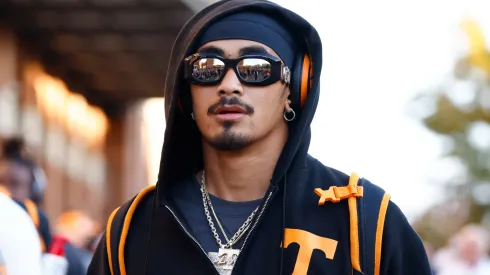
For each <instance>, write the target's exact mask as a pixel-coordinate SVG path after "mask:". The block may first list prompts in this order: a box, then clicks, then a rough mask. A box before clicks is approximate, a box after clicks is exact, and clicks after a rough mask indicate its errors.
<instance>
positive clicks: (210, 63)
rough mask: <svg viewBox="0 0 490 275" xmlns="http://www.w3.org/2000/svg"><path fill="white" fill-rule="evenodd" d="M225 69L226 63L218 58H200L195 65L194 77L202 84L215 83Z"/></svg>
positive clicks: (193, 69)
mask: <svg viewBox="0 0 490 275" xmlns="http://www.w3.org/2000/svg"><path fill="white" fill-rule="evenodd" d="M224 69H225V63H223V61H221V60H219V59H217V58H200V59H198V60H196V61H195V62H194V63H193V68H192V77H193V78H194V79H196V80H198V81H200V82H214V81H217V80H218V79H220V77H221V74H222V73H223V71H224Z"/></svg>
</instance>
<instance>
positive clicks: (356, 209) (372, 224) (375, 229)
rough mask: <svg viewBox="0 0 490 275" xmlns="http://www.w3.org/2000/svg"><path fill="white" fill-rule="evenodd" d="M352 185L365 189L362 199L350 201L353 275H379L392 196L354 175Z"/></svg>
mask: <svg viewBox="0 0 490 275" xmlns="http://www.w3.org/2000/svg"><path fill="white" fill-rule="evenodd" d="M349 186H352V187H354V186H356V187H357V188H360V187H361V188H362V189H363V196H362V197H359V198H358V199H353V200H351V199H350V198H349V201H348V203H349V214H350V238H351V263H352V267H353V274H354V275H361V274H362V275H380V267H381V256H382V255H381V249H382V244H383V229H384V221H385V217H386V211H387V209H388V204H389V202H390V195H388V194H387V193H386V192H385V191H384V190H383V189H381V188H380V187H378V186H376V185H374V184H372V183H371V182H369V181H368V180H366V179H360V178H359V176H357V174H355V173H352V175H351V177H350V179H349Z"/></svg>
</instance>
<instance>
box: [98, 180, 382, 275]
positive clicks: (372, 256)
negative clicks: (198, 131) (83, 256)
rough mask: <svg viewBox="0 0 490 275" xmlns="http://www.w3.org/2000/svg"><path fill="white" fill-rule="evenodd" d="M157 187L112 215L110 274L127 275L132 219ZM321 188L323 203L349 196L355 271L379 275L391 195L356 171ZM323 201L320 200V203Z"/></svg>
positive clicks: (108, 246) (357, 274)
mask: <svg viewBox="0 0 490 275" xmlns="http://www.w3.org/2000/svg"><path fill="white" fill-rule="evenodd" d="M155 188H156V187H155V186H149V187H146V188H145V189H143V190H142V191H141V192H140V193H139V194H138V195H137V196H136V197H135V198H134V199H133V200H132V201H129V202H128V203H126V204H124V205H123V206H121V207H118V208H116V209H115V210H114V211H113V212H112V213H111V215H110V216H109V219H108V221H107V228H106V240H105V241H106V243H105V247H106V249H107V258H108V263H109V269H110V272H111V275H126V266H125V262H124V254H125V253H124V252H125V250H124V249H125V244H126V238H127V235H128V233H129V229H130V225H131V219H132V217H133V214H134V212H135V210H136V208H137V207H138V205H139V204H140V203H141V202H142V201H143V200H144V198H145V197H146V196H148V195H149V194H151V193H152V192H154V191H155ZM321 192H323V193H324V194H325V193H327V192H328V196H326V197H325V198H326V200H323V203H325V202H326V201H331V202H333V203H335V202H338V201H341V200H343V199H347V200H348V206H349V216H350V248H351V249H350V250H351V263H352V267H353V270H352V275H379V274H380V266H381V248H382V237H383V228H384V220H385V216H386V211H387V209H388V203H389V201H390V195H388V194H387V193H385V191H384V190H383V189H381V188H380V187H378V186H376V185H374V184H372V183H370V182H369V181H367V180H366V179H363V178H362V179H360V178H359V176H358V175H357V174H356V173H352V174H351V176H350V178H349V183H348V185H346V186H340V187H337V186H332V187H331V188H330V189H329V190H321V189H320V190H315V193H317V194H318V195H319V196H320V193H321ZM364 194H368V196H364ZM321 198H323V197H321ZM323 203H322V200H320V202H319V204H320V205H321V204H323ZM116 214H117V215H116ZM121 227H122V230H121V229H120V228H121Z"/></svg>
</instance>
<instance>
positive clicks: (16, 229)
mask: <svg viewBox="0 0 490 275" xmlns="http://www.w3.org/2000/svg"><path fill="white" fill-rule="evenodd" d="M0 221H1V224H2V226H0V274H1V275H26V274H29V275H41V274H42V264H41V262H42V258H41V244H40V242H39V238H38V235H37V231H36V228H35V227H34V225H33V223H32V221H31V219H30V218H29V216H28V215H27V213H26V212H25V211H24V210H22V208H20V207H19V205H18V204H17V203H15V202H14V201H13V200H12V199H10V198H9V197H8V196H7V195H5V194H2V193H0Z"/></svg>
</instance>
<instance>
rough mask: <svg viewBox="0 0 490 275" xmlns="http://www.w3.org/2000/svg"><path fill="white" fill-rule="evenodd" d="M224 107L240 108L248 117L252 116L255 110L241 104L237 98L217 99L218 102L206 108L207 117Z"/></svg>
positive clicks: (245, 104) (243, 103)
mask: <svg viewBox="0 0 490 275" xmlns="http://www.w3.org/2000/svg"><path fill="white" fill-rule="evenodd" d="M226 105H228V106H229V105H233V106H240V107H241V108H243V109H244V110H245V113H246V114H248V115H252V114H253V113H254V112H255V110H254V107H252V106H251V105H249V104H247V103H245V102H243V101H242V100H240V99H239V98H238V97H222V98H220V99H219V101H218V102H216V103H214V104H213V105H211V106H209V108H208V115H210V114H214V113H216V110H217V109H218V108H220V107H224V106H226Z"/></svg>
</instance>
